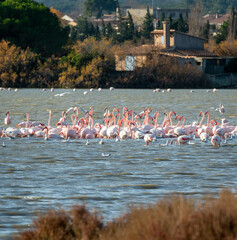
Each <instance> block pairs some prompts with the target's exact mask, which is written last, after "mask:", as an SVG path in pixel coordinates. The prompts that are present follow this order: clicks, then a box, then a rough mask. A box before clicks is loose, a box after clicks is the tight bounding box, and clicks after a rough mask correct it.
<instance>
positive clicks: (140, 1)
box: [37, 0, 237, 16]
mask: <svg viewBox="0 0 237 240" xmlns="http://www.w3.org/2000/svg"><path fill="white" fill-rule="evenodd" d="M37 1H38V2H41V3H43V4H45V6H48V7H50V6H53V7H54V8H56V9H58V10H60V11H62V12H64V13H67V14H73V15H74V16H78V15H80V14H82V13H83V8H84V2H85V1H86V0H37ZM198 1H200V2H201V4H202V5H203V9H204V13H203V14H206V13H209V12H210V13H226V12H228V11H229V10H230V7H231V6H234V7H235V8H237V1H236V0H225V1H223V0H208V1H206V0H119V4H120V6H130V7H131V8H146V6H147V5H149V7H150V8H151V7H152V4H153V7H160V8H186V7H187V6H188V7H189V8H190V7H191V6H192V5H195V4H196V2H198Z"/></svg>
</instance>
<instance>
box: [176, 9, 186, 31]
mask: <svg viewBox="0 0 237 240" xmlns="http://www.w3.org/2000/svg"><path fill="white" fill-rule="evenodd" d="M177 30H178V31H180V32H187V31H188V27H187V23H186V22H185V21H184V19H183V15H182V13H180V14H179V18H178V20H177Z"/></svg>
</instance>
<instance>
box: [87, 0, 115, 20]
mask: <svg viewBox="0 0 237 240" xmlns="http://www.w3.org/2000/svg"><path fill="white" fill-rule="evenodd" d="M115 9H116V1H115V0H103V1H101V0H85V3H84V10H85V13H87V14H88V15H89V16H92V15H94V16H96V18H100V17H101V16H102V15H103V11H115Z"/></svg>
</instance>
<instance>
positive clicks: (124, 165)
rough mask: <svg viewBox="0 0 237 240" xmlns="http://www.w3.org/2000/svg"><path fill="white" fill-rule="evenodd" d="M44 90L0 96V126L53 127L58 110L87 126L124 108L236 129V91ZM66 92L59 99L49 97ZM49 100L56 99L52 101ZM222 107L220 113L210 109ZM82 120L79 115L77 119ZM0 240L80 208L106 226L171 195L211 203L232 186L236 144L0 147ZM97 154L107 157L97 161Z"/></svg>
mask: <svg viewBox="0 0 237 240" xmlns="http://www.w3.org/2000/svg"><path fill="white" fill-rule="evenodd" d="M84 91H85V90H82V89H80V90H77V91H76V92H73V91H72V90H71V89H57V90H55V91H54V92H53V93H52V92H50V91H49V90H47V91H42V90H40V89H20V90H19V91H18V92H14V91H7V90H5V91H0V100H1V105H0V125H1V126H2V127H5V126H4V125H3V124H4V118H5V112H6V111H10V114H11V118H12V124H11V125H12V126H15V125H16V124H17V123H19V122H20V121H22V120H24V114H25V113H26V112H27V113H29V114H30V119H31V120H38V121H41V122H43V123H45V124H47V120H48V111H49V110H52V122H51V123H52V125H55V124H56V122H57V121H58V120H59V118H60V116H61V112H62V111H63V110H66V109H68V108H69V107H75V106H79V107H82V108H83V109H89V107H90V106H92V107H93V108H94V111H95V116H94V121H95V122H100V123H102V121H103V113H104V108H105V107H108V109H110V110H112V109H113V108H114V107H116V108H119V109H120V111H122V109H123V107H124V106H126V107H128V108H129V109H133V110H134V111H135V112H141V111H143V110H144V109H145V107H150V108H151V109H152V113H154V112H155V111H159V112H160V116H161V119H160V120H159V123H161V122H162V121H163V112H164V111H165V110H168V111H171V110H174V111H175V112H176V113H177V114H180V115H184V116H185V117H186V123H191V122H193V121H200V117H199V113H200V111H210V114H211V118H215V119H216V120H217V121H220V119H222V118H227V119H228V120H229V121H230V122H232V123H233V124H234V125H237V90H221V89H219V90H218V91H217V92H215V93H214V92H207V91H206V90H195V92H193V93H190V91H189V90H173V91H172V92H170V93H168V92H166V91H165V92H164V93H162V92H158V93H153V92H152V90H129V89H127V90H122V89H115V90H114V91H109V90H104V89H103V90H102V92H98V91H97V90H95V91H94V92H90V91H88V90H87V91H88V94H87V95H84V94H83V92H84ZM63 92H68V93H67V94H65V95H64V96H62V97H60V96H57V95H56V94H60V93H63ZM55 95H56V96H55ZM220 103H221V104H223V105H224V107H225V110H226V112H225V113H224V114H223V115H221V114H220V113H219V112H217V111H215V109H216V108H217V107H218V106H219V104H220ZM79 116H81V117H82V116H83V113H79ZM2 141H4V142H5V144H6V147H5V148H3V147H1V148H0V239H10V238H11V237H10V236H11V234H13V233H15V232H16V231H18V230H22V229H25V228H27V227H28V226H29V225H30V224H31V223H32V220H33V219H34V218H35V217H36V215H37V213H38V212H44V211H46V210H47V209H51V208H58V207H62V208H63V209H70V208H71V207H72V205H75V204H82V203H85V204H86V206H87V207H88V208H89V209H90V210H94V209H96V210H97V211H99V212H101V214H102V215H103V217H104V220H105V221H108V220H112V219H114V218H116V217H118V216H120V215H122V214H123V213H125V212H126V211H127V209H128V207H129V205H130V204H148V203H155V202H157V200H159V199H160V198H162V197H163V196H167V195H170V194H173V193H178V194H184V195H188V196H192V197H195V198H200V197H203V196H205V195H209V194H211V195H213V196H217V195H218V194H219V192H220V190H221V189H223V188H225V187H228V188H231V189H236V186H237V174H236V173H237V139H236V138H235V139H232V140H230V141H227V143H222V145H221V147H220V148H214V147H212V145H211V143H210V142H207V143H203V142H201V141H200V140H198V139H197V140H195V141H194V144H192V145H180V146H179V145H171V146H160V144H162V143H165V142H166V139H159V140H158V141H156V142H153V143H152V144H151V145H150V146H145V144H144V140H126V141H119V142H116V141H115V140H114V139H107V140H105V141H104V144H103V145H101V144H99V139H94V140H90V144H89V145H86V144H85V143H86V140H80V139H79V140H71V141H70V142H62V141H61V140H48V141H45V140H44V139H36V138H32V137H26V138H20V139H12V140H9V139H0V145H2ZM102 153H110V154H111V155H110V156H109V157H103V156H102Z"/></svg>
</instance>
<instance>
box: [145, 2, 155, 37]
mask: <svg viewBox="0 0 237 240" xmlns="http://www.w3.org/2000/svg"><path fill="white" fill-rule="evenodd" d="M153 30H154V27H153V17H152V15H151V14H150V10H149V7H148V6H147V12H146V16H145V19H144V22H143V24H142V36H143V37H144V38H148V39H150V38H151V31H153Z"/></svg>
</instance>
